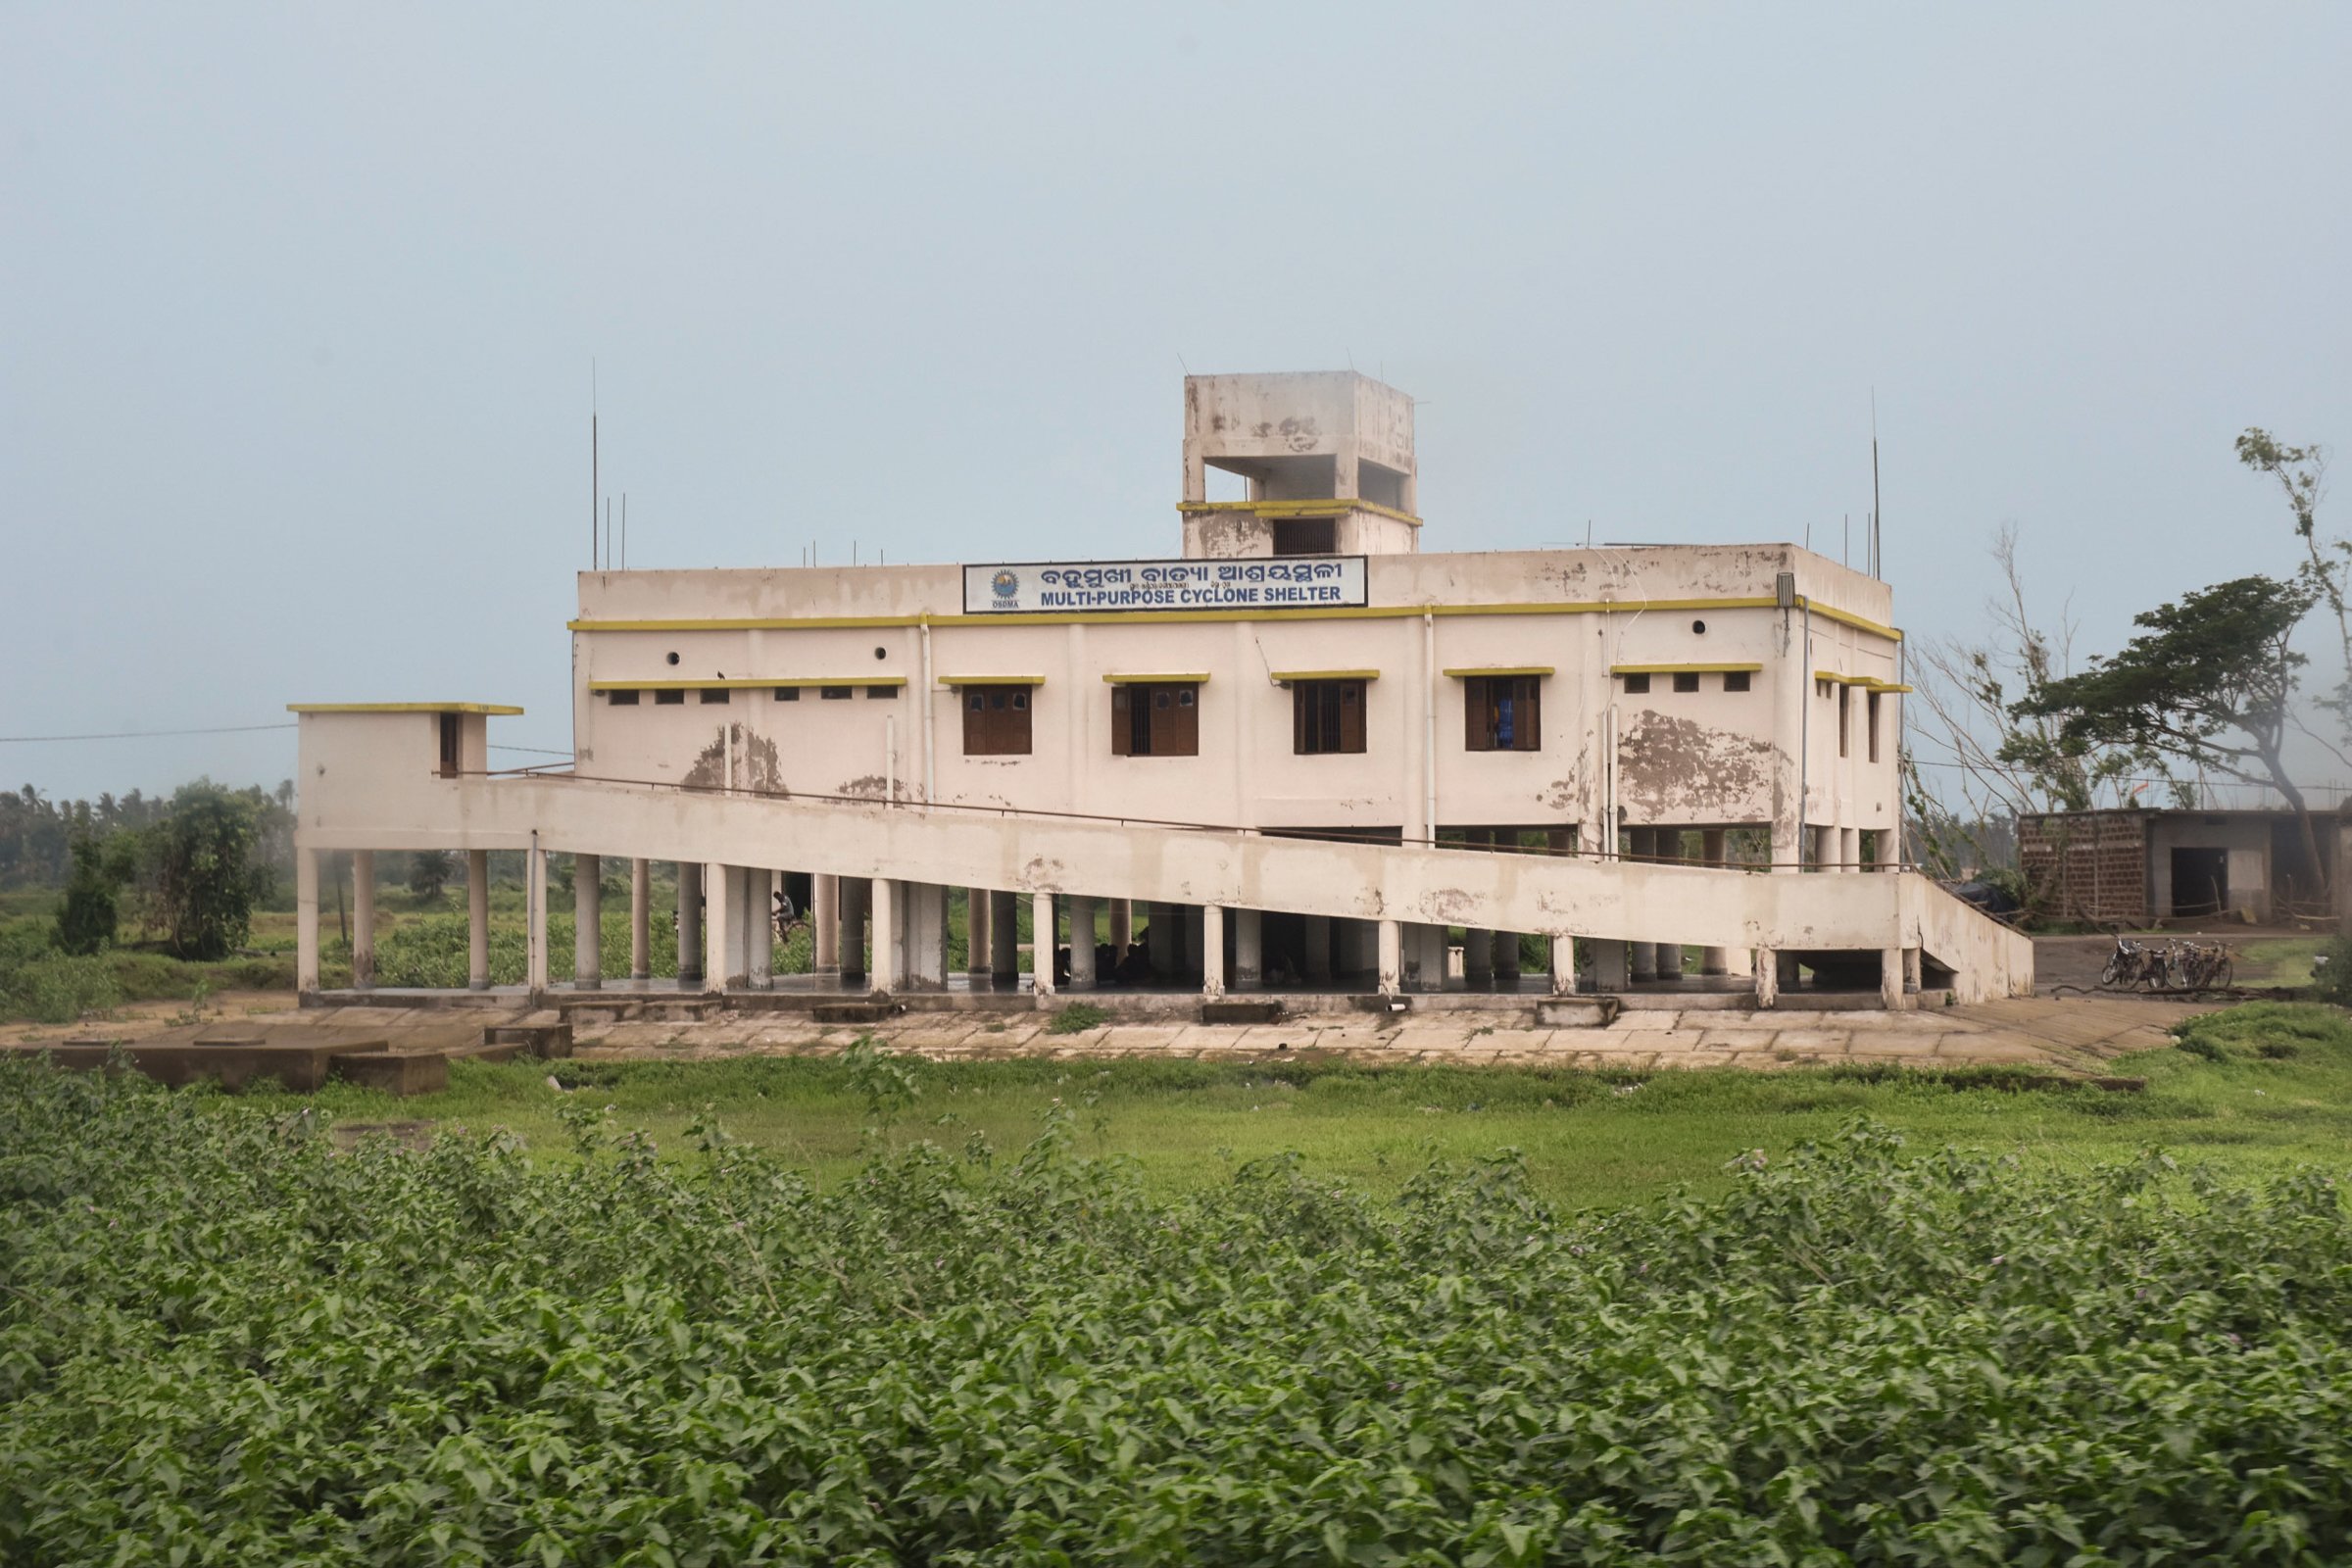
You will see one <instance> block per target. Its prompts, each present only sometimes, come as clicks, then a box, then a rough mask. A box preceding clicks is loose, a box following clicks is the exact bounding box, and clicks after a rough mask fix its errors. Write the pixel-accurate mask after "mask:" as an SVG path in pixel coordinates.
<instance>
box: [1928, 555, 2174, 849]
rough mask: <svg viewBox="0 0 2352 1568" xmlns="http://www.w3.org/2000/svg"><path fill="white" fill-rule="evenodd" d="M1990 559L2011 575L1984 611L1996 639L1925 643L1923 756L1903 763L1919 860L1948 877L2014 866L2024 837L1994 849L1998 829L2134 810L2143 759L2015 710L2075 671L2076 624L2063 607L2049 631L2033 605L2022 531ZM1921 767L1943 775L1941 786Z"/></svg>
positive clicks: (2004, 837) (2008, 836)
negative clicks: (1964, 869) (2043, 818)
mask: <svg viewBox="0 0 2352 1568" xmlns="http://www.w3.org/2000/svg"><path fill="white" fill-rule="evenodd" d="M1990 553H1991V556H1992V559H1993V561H1994V562H1995V563H1996V564H1998V565H1999V567H2000V573H2001V592H2000V593H1999V594H1998V595H1997V596H1995V597H1994V598H1992V599H1991V600H1989V601H1987V602H1986V604H1985V614H1986V616H1987V618H1988V619H1989V620H1990V622H1991V627H1992V629H1991V631H1990V633H1989V634H1988V635H1987V636H1985V637H1984V638H1983V639H1981V640H1977V641H1965V640H1962V639H1959V638H1944V639H1941V640H1939V641H1936V642H1925V643H1921V644H1919V645H1917V646H1916V647H1915V648H1914V649H1913V650H1912V655H1911V658H1912V661H1913V662H1912V665H1911V670H1910V674H1911V679H1912V682H1913V684H1914V686H1915V687H1916V694H1917V704H1916V707H1915V709H1914V713H1915V715H1916V716H1915V718H1914V720H1913V724H1914V728H1913V746H1914V747H1915V748H1916V751H1917V755H1916V756H1914V755H1906V756H1905V757H1904V759H1903V764H1904V770H1905V772H1906V774H1907V775H1908V777H1907V780H1906V794H1907V795H1908V796H1909V797H1910V801H1911V805H1910V810H1909V815H1910V818H1911V822H1912V824H1913V826H1914V827H1915V828H1916V829H1917V830H1918V832H1919V834H1920V836H1921V838H1922V840H1923V843H1922V844H1921V846H1920V851H1921V854H1920V858H1921V859H1922V860H1923V861H1924V862H1926V863H1928V864H1930V865H1932V866H1935V867H1936V868H1937V869H1938V870H1939V871H1940V872H1941V874H1945V875H1949V874H1953V873H1954V872H1956V871H1957V870H1959V869H1960V866H1961V862H1962V860H1963V859H1964V858H1965V859H1969V860H1973V861H1974V863H1975V864H1976V865H1978V866H1980V867H1987V866H1995V865H2006V864H2008V863H2009V860H2010V858H2011V857H2013V856H2014V854H2015V847H2016V836H2015V832H2014V829H2013V828H2011V829H2010V830H2009V831H2006V832H2002V833H2000V834H1999V835H1998V837H1999V839H2000V840H2001V842H2000V843H1998V844H1995V843H1994V842H1992V839H1993V837H1994V835H1993V833H1991V832H1989V831H1988V828H1989V826H1990V825H1991V824H2003V825H2004V826H2005V825H2007V824H2012V823H2013V822H2014V820H2015V819H2016V818H2017V817H2019V816H2030V815H2034V814H2038V813H2041V812H2046V811H2085V810H2089V809H2093V808H2094V807H2097V806H2100V805H2102V804H2104V805H2109V806H2122V805H2125V804H2128V802H2129V801H2130V799H2131V793H2132V779H2131V773H2132V770H2133V767H2134V764H2135V762H2136V759H2135V758H2134V757H2133V756H2132V754H2131V752H2130V751H2129V750H2128V749H2127V748H2123V747H2119V746H2114V745H2109V744H2106V743H2103V742H2099V741H2094V740H2091V739H2089V738H2087V737H2077V738H2069V737H2067V736H2066V735H2065V734H2064V733H2063V729H2062V726H2061V724H2060V722H2059V720H2058V719H2057V718H2056V717H2054V716H2045V715H2039V714H2035V715H2032V716H2027V717H2020V716H2018V715H2017V714H2016V713H2015V712H2014V711H2013V710H2014V708H2015V707H2016V705H2017V704H2019V703H2020V702H2025V701H2031V700H2033V699H2034V698H2036V697H2038V696H2039V695H2040V694H2041V693H2042V692H2043V691H2044V690H2046V689H2047V688H2048V686H2049V685H2050V683H2051V682H2052V681H2055V680H2059V679H2062V678H2064V677H2065V676H2067V675H2069V674H2071V673H2073V663H2074V659H2073V649H2074V637H2075V622H2074V621H2073V620H2072V619H2071V618H2070V617H2069V616H2068V615H2067V614H2066V613H2065V610H2064V608H2063V607H2062V608H2061V610H2060V612H2059V614H2058V616H2057V618H2056V620H2055V621H2052V622H2049V623H2047V624H2045V623H2044V622H2043V620H2042V618H2041V616H2040V615H2039V614H2038V613H2036V612H2035V611H2034V608H2033V607H2032V605H2031V603H2030V601H2029V598H2028V595H2027V591H2026V574H2025V571H2024V568H2023V567H2022V566H2021V565H2020V564H2019V563H2018V557H2017V527H2016V525H2015V524H2014V523H2009V524H2004V525H2003V526H2002V527H2001V529H2000V530H1999V531H1998V532H1997V533H1995V534H1994V535H1993V541H1992V546H1991V551H1990ZM1923 767H1932V768H1934V769H1936V774H1937V777H1936V780H1935V781H1934V783H1933V784H1932V785H1931V784H1930V783H1929V782H1928V781H1927V779H1926V778H1925V777H1924V776H1923V772H1922V769H1923Z"/></svg>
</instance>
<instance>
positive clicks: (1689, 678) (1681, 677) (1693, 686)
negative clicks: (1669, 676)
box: [1674, 669, 1698, 692]
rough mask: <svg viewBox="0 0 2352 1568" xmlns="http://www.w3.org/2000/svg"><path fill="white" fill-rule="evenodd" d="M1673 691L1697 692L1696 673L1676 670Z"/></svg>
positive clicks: (1694, 671)
mask: <svg viewBox="0 0 2352 1568" xmlns="http://www.w3.org/2000/svg"><path fill="white" fill-rule="evenodd" d="M1674 689H1675V690H1676V691H1678V692H1694V691H1696V690H1698V671H1697V670H1694V669H1685V670H1678V671H1677V672H1676V673H1675V677H1674Z"/></svg>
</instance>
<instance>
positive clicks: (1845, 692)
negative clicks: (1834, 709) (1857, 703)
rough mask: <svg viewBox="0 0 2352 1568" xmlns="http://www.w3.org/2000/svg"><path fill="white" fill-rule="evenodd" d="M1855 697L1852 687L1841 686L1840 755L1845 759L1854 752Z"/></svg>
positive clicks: (1839, 709) (1839, 697)
mask: <svg viewBox="0 0 2352 1568" xmlns="http://www.w3.org/2000/svg"><path fill="white" fill-rule="evenodd" d="M1853 697H1854V689H1853V688H1852V687H1851V686H1845V685H1840V686H1839V687H1838V756H1839V757H1844V756H1846V755H1848V754H1849V753H1850V752H1851V751H1852V750H1853V747H1852V738H1853V737H1852V730H1853V712H1854V703H1853Z"/></svg>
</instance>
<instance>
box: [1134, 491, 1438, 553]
mask: <svg viewBox="0 0 2352 1568" xmlns="http://www.w3.org/2000/svg"><path fill="white" fill-rule="evenodd" d="M1176 510H1177V511H1178V512H1183V513H1202V512H1254V513H1256V514H1257V515H1259V516H1261V517H1336V516H1338V515H1340V514H1341V513H1343V512H1369V513H1371V514H1372V515H1375V516H1380V517H1394V518H1396V519H1397V521H1398V522H1409V523H1411V524H1413V526H1415V527H1419V526H1420V525H1421V519H1420V518H1419V517H1416V516H1415V515H1412V514H1411V513H1409V512H1399V511H1397V509H1396V508H1395V507H1384V506H1382V505H1381V504H1380V503H1379V502H1377V501H1365V500H1362V499H1360V498H1357V497H1351V496H1337V497H1333V498H1331V499H1328V500H1322V501H1179V502H1177V503H1176ZM1341 554H1346V552H1341Z"/></svg>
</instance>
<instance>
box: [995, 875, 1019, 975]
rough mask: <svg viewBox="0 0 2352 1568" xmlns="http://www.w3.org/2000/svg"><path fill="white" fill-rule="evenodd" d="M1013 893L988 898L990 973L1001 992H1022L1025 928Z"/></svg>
mask: <svg viewBox="0 0 2352 1568" xmlns="http://www.w3.org/2000/svg"><path fill="white" fill-rule="evenodd" d="M1017 908H1018V906H1017V905H1016V904H1015V903H1014V901H1013V896H1012V895H1011V894H1009V893H991V894H990V895H989V896H988V973H989V978H990V979H991V980H993V981H994V982H995V983H996V987H997V989H998V990H999V991H1018V990H1019V989H1020V988H1021V927H1020V921H1019V920H1018V918H1017V917H1016V913H1015V911H1016V909H1017Z"/></svg>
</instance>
